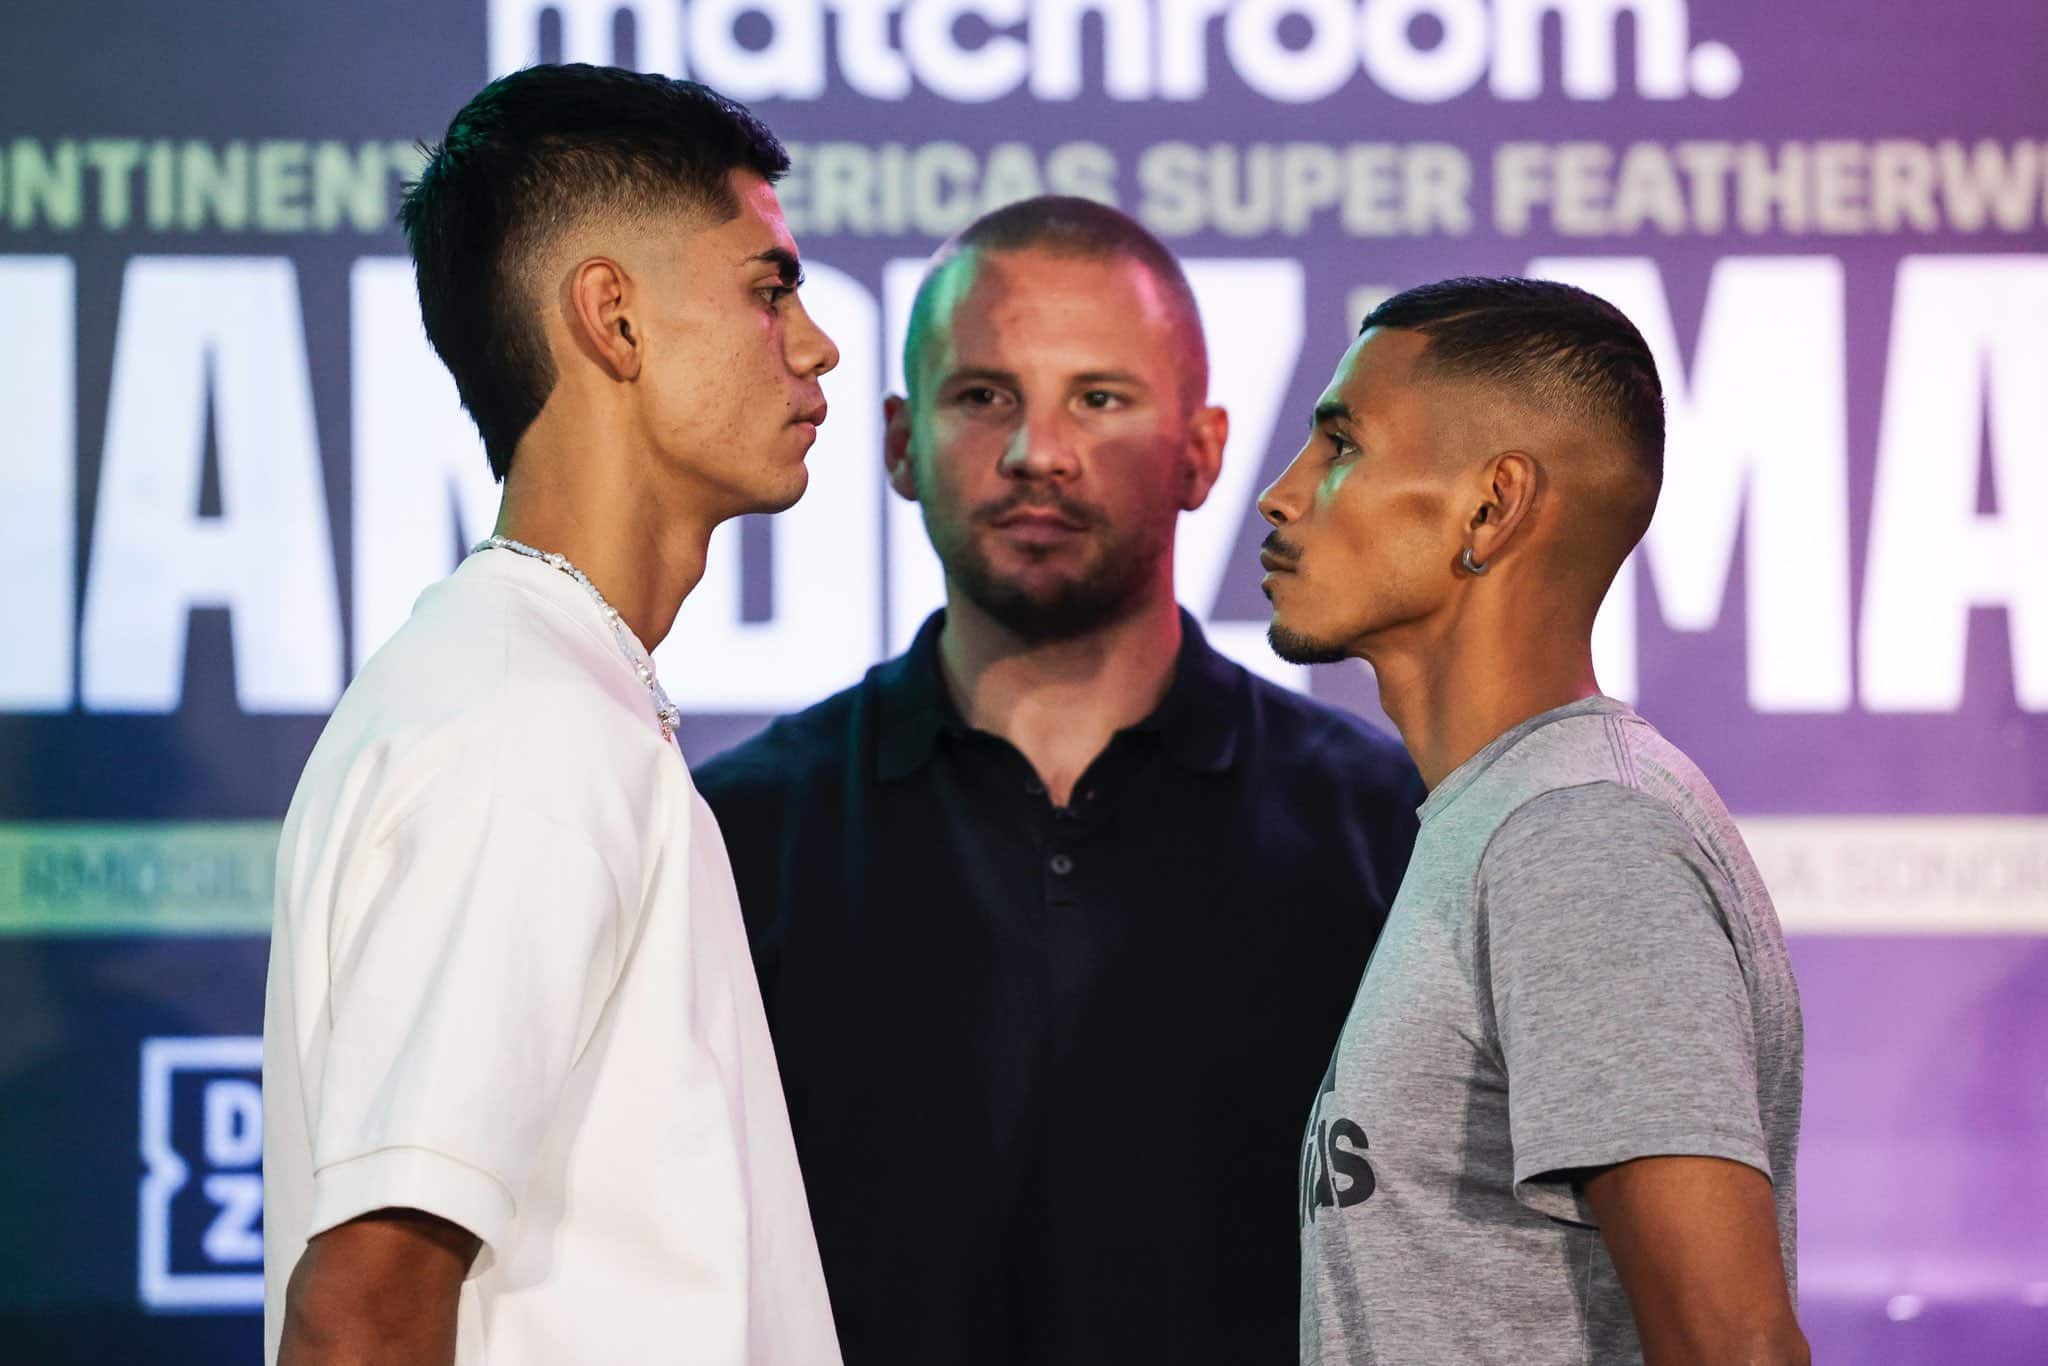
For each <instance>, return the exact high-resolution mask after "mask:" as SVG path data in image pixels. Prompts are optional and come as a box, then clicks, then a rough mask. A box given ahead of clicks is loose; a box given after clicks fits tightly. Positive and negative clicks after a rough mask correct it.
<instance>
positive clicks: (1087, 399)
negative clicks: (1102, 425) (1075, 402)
mask: <svg viewBox="0 0 2048 1366" xmlns="http://www.w3.org/2000/svg"><path fill="white" fill-rule="evenodd" d="M1123 401H1124V396H1123V395H1122V394H1115V393H1111V392H1110V391H1109V390H1107V389H1090V390H1088V391H1087V392H1086V393H1084V394H1082V395H1081V402H1082V403H1083V404H1084V405H1086V406H1087V407H1090V408H1095V409H1104V408H1118V407H1122V406H1123Z"/></svg>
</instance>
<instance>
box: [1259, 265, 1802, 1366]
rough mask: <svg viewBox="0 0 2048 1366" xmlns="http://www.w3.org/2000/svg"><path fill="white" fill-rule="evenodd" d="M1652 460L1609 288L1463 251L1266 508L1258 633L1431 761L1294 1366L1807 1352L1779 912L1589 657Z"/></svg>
mask: <svg viewBox="0 0 2048 1366" xmlns="http://www.w3.org/2000/svg"><path fill="white" fill-rule="evenodd" d="M1662 452H1663V420H1662V406H1661V396H1660V392H1659V389H1658V385H1657V378H1656V369H1655V366H1654V364H1653V362H1652V361H1651V359H1650V356H1649V353H1648V350H1647V348H1645V347H1644V345H1643V342H1642V339H1641V337H1640V336H1639V335H1638V334H1637V333H1636V331H1635V329H1634V328H1633V327H1632V326H1630V325H1629V323H1628V321H1627V320H1626V319H1625V318H1623V317H1622V316H1621V315H1620V314H1619V313H1618V312H1616V311H1615V310H1614V309H1613V308H1611V307H1609V306H1608V305H1606V304H1604V303H1602V302H1601V301H1599V300H1598V299H1595V298H1593V297H1592V296H1591V295H1587V294H1584V293H1582V292H1581V291H1578V290H1574V289H1571V288H1569V287H1567V286H1564V285H1556V284H1545V283H1539V282H1533V281H1523V280H1454V281H1447V282H1444V283H1442V284H1439V285H1431V286H1424V287H1422V288H1421V289H1417V290H1411V291H1409V292H1408V293H1407V294H1403V295H1398V296H1396V297H1395V298H1394V299H1391V300H1389V301H1388V302H1387V303H1386V304H1383V305H1381V307H1380V308H1379V309H1376V310H1375V311H1374V313H1373V314H1372V315H1371V316H1370V317H1368V318H1367V319H1366V321H1365V326H1364V328H1363V329H1362V330H1361V335H1360V339H1359V341H1358V342H1357V343H1356V344H1354V346H1353V347H1352V348H1351V350H1350V351H1349V352H1348V353H1347V354H1346V356H1345V358H1344V361H1343V362H1342V364H1340V366H1339V367H1338V371H1337V374H1336V377H1335V378H1334V379H1333V380H1332V381H1331V384H1330V386H1329V388H1328V389H1327V390H1325V392H1324V395H1323V398H1322V401H1321V402H1320V403H1319V404H1318V405H1317V411H1316V430H1315V432H1314V434H1313V435H1312V436H1311V438H1310V442H1309V445H1308V447H1307V448H1306V449H1304V450H1303V452H1302V453H1301V455H1300V456H1298V457H1297V458H1296V459H1295V461H1294V462H1293V464H1291V465H1290V466H1289V467H1288V469H1287V471H1286V472H1285V473H1284V474H1282V476H1281V477H1280V479H1279V480H1278V481H1276V482H1275V483H1274V485H1273V486H1272V487H1271V488H1269V489H1268V490H1266V492H1265V494H1264V495H1263V496H1262V497H1261V499H1260V510H1261V511H1262V512H1263V513H1264V514H1265V516H1266V518H1267V520H1268V521H1270V522H1271V523H1272V524H1273V526H1274V532H1273V534H1272V535H1271V536H1269V537H1268V539H1267V542H1266V545H1265V548H1264V553H1263V554H1262V555H1261V560H1262V562H1263V563H1264V564H1265V565H1266V567H1267V569H1268V571H1269V572H1268V574H1267V576H1266V580H1265V584H1264V587H1265V590H1266V593H1267V596H1268V597H1269V598H1271V599H1272V602H1273V608H1274V615H1273V627H1272V637H1273V644H1274V647H1275V648H1276V649H1277V650H1278V651H1279V652H1280V653H1281V654H1282V655H1283V656H1284V657H1287V658H1290V659H1294V660H1297V661H1300V662H1305V663H1315V662H1325V661H1331V660H1335V659H1341V658H1344V657H1347V656H1358V657H1363V658H1365V659H1367V660H1368V661H1369V662H1371V664H1372V665H1373V667H1374V669H1375V671H1376V672H1377V674H1378V676H1379V680H1380V695H1381V701H1382V703H1383V704H1384V705H1385V707H1386V710H1387V713H1388V715H1389V716H1390V717H1391V718H1392V719H1393V721H1394V723H1395V724H1396V725H1397V726H1398V727H1399V728H1400V730H1401V734H1402V738H1403V739H1404V740H1405V741H1406V742H1407V744H1408V748H1409V751H1410V753H1411V755H1412V756H1413V757H1414V759H1415V761H1416V764H1417V766H1418V767H1419V768H1420V769H1421V772H1422V776H1423V780H1424V782H1425V784H1427V785H1428V786H1429V788H1430V789H1431V790H1430V795H1429V798H1428V800H1427V801H1426V802H1425V803H1424V804H1423V806H1422V810H1421V817H1422V830H1421V834H1420V836H1419V838H1418V840H1417V842H1416V846H1415V853H1414V857H1413V860H1412V861H1411V863H1410V865H1409V870H1408V874H1407V877H1406V880H1405V881H1404V882H1403V884H1402V887H1401V890H1400V894H1399V896H1398V897H1397V899H1396V901H1395V903H1394V907H1393V911H1392V913H1391V915H1390V917H1389V919H1388V922H1387V927H1386V930H1385V931H1384V933H1383V935H1382V937H1381V940H1380V943H1379V947H1378V949H1377V950H1376V951H1375V953H1374V956H1373V959H1372V962H1371V964H1370V965H1369V966H1368V968H1367V969H1366V973H1365V980H1364V982H1363V984H1362V985H1361V987H1360V989H1359V993H1358V998H1357V1000H1356V1002H1355V1003H1354V1005H1353V1007H1352V1011H1351V1015H1350V1018H1349V1020H1348V1021H1347V1022H1346V1024H1345V1027H1344V1031H1343V1034H1342V1037H1341V1038H1340V1039H1339V1040H1338V1043H1337V1047H1336V1051H1335V1054H1334V1056H1333V1058H1332V1060H1331V1063H1330V1069H1329V1072H1328V1074H1327V1076H1326V1077H1325V1079H1324V1082H1323V1085H1322V1088H1321V1094H1320V1095H1318V1096H1317V1097H1316V1098H1315V1101H1314V1110H1313V1113H1312V1115H1311V1117H1310V1122H1309V1127H1308V1131H1307V1134H1306V1137H1305V1140H1304V1142H1303V1148H1302V1161H1301V1173H1300V1175H1301V1181H1300V1192H1299V1201H1300V1204H1299V1214H1300V1224H1301V1246H1302V1305H1301V1308H1302V1317H1301V1353H1302V1360H1303V1361H1304V1362H1316V1363H1330V1364H1331V1366H1335V1363H1391V1364H1393V1366H1410V1363H1424V1362H1428V1363H1435V1362H1459V1363H1486V1362H1502V1363H1513V1366H1552V1363H1556V1364H1557V1366H1563V1364H1564V1363H1610V1362H1616V1363H1627V1362H1640V1361H1642V1360H1644V1359H1645V1357H1646V1356H1647V1357H1648V1359H1650V1360H1653V1361H1658V1362H1703V1363H1704V1362H1729V1361H1742V1362H1772V1363H1775V1362H1794V1363H1798V1362H1804V1361H1806V1360H1807V1349H1806V1344H1805V1340H1804V1338H1803V1337H1802V1336H1801V1334H1800V1332H1799V1328H1798V1324H1797V1321H1796V1318H1795V1316H1794V1310H1793V1304H1794V1293H1793V1289H1794V1287H1793V1270H1794V1266H1795V1260H1794V1250H1795V1236H1796V1216H1795V1209H1794V1194H1793V1191H1794V1182H1793V1162H1794V1158H1795V1155H1796V1151H1797V1147H1798V1136H1799V1109H1800V1091H1801V1084H1802V1066H1803V1064H1802V1056H1803V1055H1802V1044H1801V1031H1800V1015H1799V997H1798V989H1797V986H1796V985H1795V983H1794V981H1793V978H1792V970H1791V965H1790V962H1789V960H1788V959H1787V956H1786V952H1785V944H1784V938H1783V936H1782V934H1781V933H1780V931H1779V928H1778V921H1777V916H1776V913H1775V912H1774V911H1773V910H1772V908H1771V901H1770V896H1769V893H1768V892H1766V891H1765V889H1764V886H1763V882H1762V879H1761V878H1759V877H1758V875H1757V871H1756V867H1755V865H1754V864H1753V863H1752V862H1751V861H1750V858H1749V854H1748V851H1747V850H1746V849H1744V847H1743V844H1742V839H1741V837H1740V835H1738V834H1737V832H1736V829H1735V825H1734V822H1733V821H1732V820H1731V819H1730V818H1729V815H1728V812H1727V810H1726V809H1725V808H1724V807H1723V806H1722V804H1721V802H1720V799H1719V798H1718V797H1717V796H1716V795H1715V794H1714V790H1713V788H1712V787H1711V786H1710V785H1709V784H1708V782H1707V780H1706V779H1705V777H1704V776H1702V775H1701V773H1700V772H1699V770H1698V769H1697V768H1695V767H1694V766H1693V764H1692V763H1691V761H1690V760H1688V759H1687V758H1686V757H1685V756H1684V755H1683V754H1681V753H1680V752H1679V751H1678V750H1677V749H1676V748H1675V747H1673V746H1672V745H1671V744H1670V743H1669V742H1668V741H1666V740H1665V739H1664V738H1663V737H1662V736H1661V735H1659V734H1658V733H1657V732H1656V731H1655V730H1654V729H1652V728H1651V726H1650V725H1649V724H1648V723H1647V722H1645V721H1644V720H1643V719H1642V718H1641V717H1639V716H1637V715H1636V714H1635V713H1634V712H1633V711H1632V710H1630V709H1629V708H1628V707H1627V706H1626V705H1625V704H1623V703H1620V702H1617V701H1614V700H1613V699H1611V698H1608V697H1604V696H1602V695H1600V692H1599V686H1598V683H1597V681H1596V680H1595V678H1594V675H1593V667H1592V651H1591V635H1592V625H1593V618H1594V616H1595V614H1596V612H1597V610H1598V608H1599V604H1600V600H1601V598H1602V597H1603V596H1604V594H1605V592H1606V589H1607V586H1608V584H1609V582H1611V580H1612V578H1613V576H1614V574H1615V572H1616V570H1617V569H1618V567H1619V566H1620V565H1621V563H1622V562H1623V560H1624V558H1625V557H1626V556H1627V554H1628V552H1629V550H1630V549H1631V548H1632V547H1633V546H1634V545H1635V544H1636V542H1637V541H1638V540H1639V539H1640V538H1641V536H1642V534H1643V531H1644V529H1645V528H1646V527H1647V525H1648V523H1649V519H1650V516H1651V513H1652V511H1653V510H1654V508H1655V505H1656V495H1657V491H1658V487H1659V483H1660V481H1661V474H1662Z"/></svg>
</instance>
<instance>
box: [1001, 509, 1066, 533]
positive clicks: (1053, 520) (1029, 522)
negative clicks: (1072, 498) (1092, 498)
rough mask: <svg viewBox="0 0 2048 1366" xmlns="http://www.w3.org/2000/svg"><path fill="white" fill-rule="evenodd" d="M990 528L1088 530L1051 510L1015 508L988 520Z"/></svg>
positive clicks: (1062, 514)
mask: <svg viewBox="0 0 2048 1366" xmlns="http://www.w3.org/2000/svg"><path fill="white" fill-rule="evenodd" d="M988 520H989V525H990V526H997V527H1002V528H1005V529H1006V530H1007V529H1013V528H1014V529H1018V530H1026V531H1086V530H1087V529H1088V528H1087V527H1086V526H1084V525H1083V524H1082V523H1080V522H1078V521H1076V520H1075V519H1073V518H1072V517H1069V516H1067V515H1066V514H1065V513H1061V512H1055V511H1054V510H1052V509H1051V508H1013V509H1011V510H1010V511H1008V512H1001V513H997V514H996V515H995V516H994V517H991V518H989V519H988Z"/></svg>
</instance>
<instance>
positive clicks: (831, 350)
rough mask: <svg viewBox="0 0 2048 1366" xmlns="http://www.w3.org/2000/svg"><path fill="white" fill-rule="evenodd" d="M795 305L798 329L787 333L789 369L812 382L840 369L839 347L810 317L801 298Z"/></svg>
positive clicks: (798, 297) (800, 297) (801, 297)
mask: <svg viewBox="0 0 2048 1366" xmlns="http://www.w3.org/2000/svg"><path fill="white" fill-rule="evenodd" d="M794 302H795V304H796V312H797V325H796V326H795V327H793V328H791V329H790V331H789V368H790V369H791V370H793V371H795V372H796V373H797V374H799V375H804V376H807V377H808V378H811V379H816V378H817V377H818V376H820V375H825V374H830V373H831V372H832V371H833V370H834V369H835V368H837V366H838V365H839V345H838V343H836V342H834V341H833V340H832V338H830V337H828V336H826V335H825V329H824V328H822V327H820V326H818V323H817V320H816V319H814V318H812V317H811V314H810V310H809V309H807V308H805V307H804V304H803V296H802V295H798V296H797V297H796V299H795V300H794Z"/></svg>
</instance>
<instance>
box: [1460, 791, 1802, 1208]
mask: <svg viewBox="0 0 2048 1366" xmlns="http://www.w3.org/2000/svg"><path fill="white" fill-rule="evenodd" d="M1479 884H1480V885H1479V888H1478V891H1479V898H1480V907H1481V912H1482V917H1483V948H1484V954H1485V973H1484V978H1485V983H1486V985H1487V987H1488V989H1489V991H1490V996H1491V1005H1492V1011H1493V1017H1494V1025H1495V1029H1496V1031H1497V1035H1498V1039H1499V1043H1500V1048H1501V1053H1502V1057H1503V1061H1504V1064H1505V1067H1506V1070H1507V1078H1508V1113H1509V1129H1510V1135H1511V1139H1512V1142H1513V1145H1514V1173H1515V1194H1516V1197H1517V1198H1518V1199H1519V1200H1520V1201H1521V1202H1522V1203H1523V1204H1525V1205H1527V1206H1529V1207H1530V1208H1531V1209H1534V1210H1536V1211H1538V1212H1539V1213H1543V1214H1548V1215H1552V1216H1554V1217H1557V1218H1562V1219H1570V1220H1575V1221H1578V1222H1581V1223H1587V1224H1591V1223H1593V1222H1594V1220H1593V1217H1592V1213H1591V1210H1590V1208H1589V1207H1588V1206H1587V1204H1586V1202H1585V1200H1584V1198H1583V1196H1582V1195H1581V1194H1580V1193H1579V1192H1578V1191H1576V1190H1575V1189H1574V1188H1573V1186H1572V1184H1571V1183H1570V1181H1568V1180H1566V1179H1564V1175H1563V1174H1564V1173H1566V1172H1570V1171H1574V1170H1582V1169H1586V1168H1599V1167H1606V1166H1611V1165H1613V1164H1615V1163H1618V1162H1626V1161H1629V1160H1631V1159H1633V1158H1638V1157H1651V1156H1670V1155H1693V1156H1706V1157H1722V1158H1728V1159H1731V1160H1733V1161H1737V1162H1742V1163H1745V1164H1747V1165H1749V1166H1752V1167H1755V1168H1757V1169H1758V1170H1760V1171H1762V1172H1763V1173H1764V1174H1765V1175H1766V1176H1768V1175H1770V1160H1769V1157H1768V1154H1767V1150H1766V1147H1765V1143H1764V1135H1763V1127H1762V1123H1761V1120H1760V1118H1759V1115H1758V1109H1757V1081H1756V1053H1755V1045H1754V1026H1753V1022H1752V1016H1751V1011H1750V1003H1749V995H1748V991H1747V988H1746V987H1745V985H1744V981H1743V976H1742V970H1741V965H1740V964H1739V962H1738V961H1737V958H1736V954H1735V949H1734V946H1733V945H1732V943H1731V942H1730V940H1729V937H1728V933H1727V929H1726V922H1725V918H1724V911H1723V908H1724V907H1727V906H1729V905H1730V904H1731V901H1730V897H1731V893H1730V890H1729V887H1728V884H1727V881H1726V879H1725V878H1724V877H1723V876H1722V874H1721V872H1720V871H1719V869H1717V868H1716V867H1715V866H1714V865H1713V863H1712V862H1711V860H1709V859H1708V857H1707V856H1706V854H1705V853H1704V852H1703V851H1702V850H1701V849H1700V847H1699V846H1698V844H1697V843H1696V842H1695V841H1694V840H1693V839H1692V837H1691V835H1690V834H1689V833H1688V832H1687V830H1686V829H1685V827H1684V825H1683V824H1682V823H1681V822H1680V821H1679V819H1678V817H1677V816H1676V815H1675V814H1674V813H1673V812H1671V811H1670V810H1669V809H1668V808H1667V807H1665V806H1664V805H1662V804H1661V803H1659V802H1657V801H1656V800H1654V799H1653V798H1650V797H1646V796H1644V795H1642V794H1641V793H1638V792H1635V791H1632V790H1630V789H1628V788H1626V787H1623V786H1621V785H1620V784H1618V783H1592V784H1588V785H1585V786H1582V787H1574V788H1568V789H1564V790H1561V791H1557V792H1551V793H1546V794H1545V795H1543V796H1541V797H1537V798H1535V799H1533V800H1532V801H1530V802H1528V803H1526V804H1525V805H1523V806H1522V807H1520V808H1519V809H1518V810H1517V811H1516V812H1515V813H1514V814H1513V815H1511V816H1510V817H1509V818H1508V819H1507V820H1506V821H1505V822H1504V823H1503V824H1502V825H1501V827H1500V829H1499V830H1498V831H1497V832H1496V833H1495V835H1494V837H1493V839H1492V840H1491V841H1490V842H1489V844H1488V846H1487V849H1486V853H1485V854H1484V856H1483V857H1482V858H1481V860H1480V866H1479Z"/></svg>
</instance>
